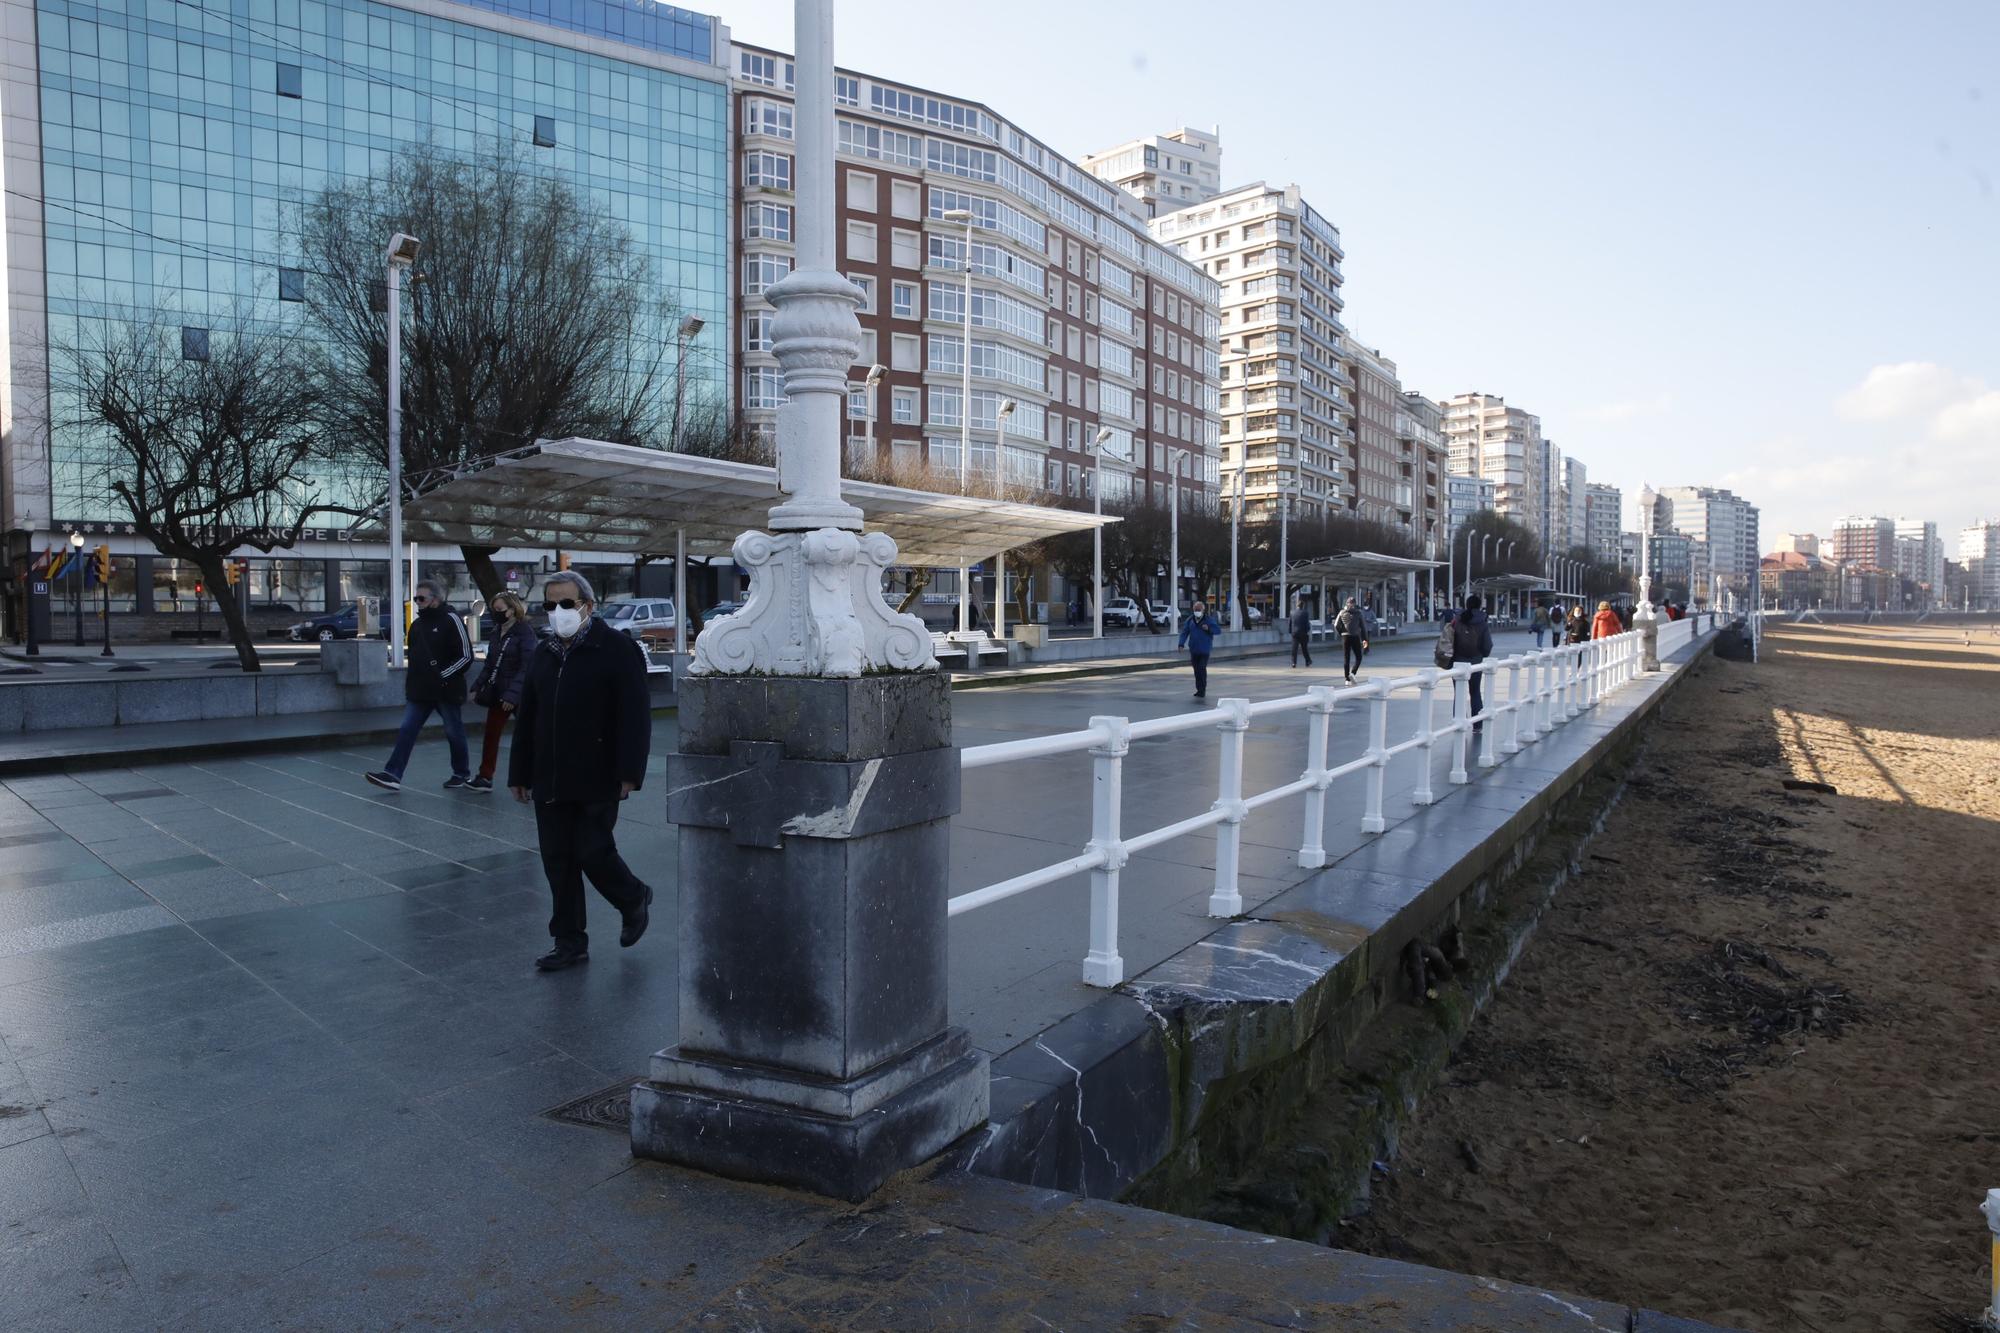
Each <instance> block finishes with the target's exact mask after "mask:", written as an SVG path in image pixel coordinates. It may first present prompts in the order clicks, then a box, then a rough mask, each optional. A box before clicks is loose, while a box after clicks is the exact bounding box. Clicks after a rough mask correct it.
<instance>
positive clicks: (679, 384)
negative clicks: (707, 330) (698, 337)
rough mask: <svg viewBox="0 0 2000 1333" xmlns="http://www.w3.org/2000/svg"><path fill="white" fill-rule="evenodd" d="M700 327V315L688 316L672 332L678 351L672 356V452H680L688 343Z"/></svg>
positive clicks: (684, 405) (684, 412)
mask: <svg viewBox="0 0 2000 1333" xmlns="http://www.w3.org/2000/svg"><path fill="white" fill-rule="evenodd" d="M701 326H702V318H701V316H700V315H689V316H688V317H687V318H685V319H683V320H682V321H681V324H680V327H679V328H678V329H676V330H674V341H675V343H676V344H677V345H678V349H679V350H678V351H677V352H676V354H675V356H674V450H675V452H679V451H680V447H681V422H682V420H683V419H684V418H685V417H686V415H687V359H688V343H689V342H691V341H693V339H694V335H695V334H697V333H700V332H701Z"/></svg>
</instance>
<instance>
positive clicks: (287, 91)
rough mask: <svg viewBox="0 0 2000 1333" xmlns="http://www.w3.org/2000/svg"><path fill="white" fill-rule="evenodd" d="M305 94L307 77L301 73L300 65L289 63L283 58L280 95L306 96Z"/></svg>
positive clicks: (279, 75)
mask: <svg viewBox="0 0 2000 1333" xmlns="http://www.w3.org/2000/svg"><path fill="white" fill-rule="evenodd" d="M305 95H306V90H305V79H304V76H303V75H302V74H301V73H300V71H299V67H298V66H297V65H287V64H286V63H285V62H284V61H282V60H281V61H279V62H278V96H280V97H304V96H305Z"/></svg>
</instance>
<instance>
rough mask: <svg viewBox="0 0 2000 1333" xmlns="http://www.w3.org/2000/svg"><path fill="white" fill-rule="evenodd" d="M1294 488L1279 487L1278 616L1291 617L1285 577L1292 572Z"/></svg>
mask: <svg viewBox="0 0 2000 1333" xmlns="http://www.w3.org/2000/svg"><path fill="white" fill-rule="evenodd" d="M1291 538H1292V488H1291V487H1290V486H1280V487H1278V615H1279V617H1280V618H1289V617H1290V616H1291V612H1292V608H1291V604H1290V603H1288V602H1287V601H1286V600H1285V576H1286V575H1287V574H1289V573H1290V572H1291V558H1292V547H1291Z"/></svg>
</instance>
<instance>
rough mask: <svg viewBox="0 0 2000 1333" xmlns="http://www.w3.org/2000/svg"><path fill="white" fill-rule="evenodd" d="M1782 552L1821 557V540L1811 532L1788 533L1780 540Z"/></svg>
mask: <svg viewBox="0 0 2000 1333" xmlns="http://www.w3.org/2000/svg"><path fill="white" fill-rule="evenodd" d="M1778 549H1779V550H1780V551H1797V552H1798V553H1799V554H1800V555H1810V556H1814V557H1817V556H1818V555H1819V538H1818V537H1815V536H1814V535H1813V534H1812V533H1810V532H1788V533H1786V534H1785V535H1784V536H1783V537H1782V538H1780V539H1779V542H1778Z"/></svg>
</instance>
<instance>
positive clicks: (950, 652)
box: [931, 630, 1007, 671]
mask: <svg viewBox="0 0 2000 1333" xmlns="http://www.w3.org/2000/svg"><path fill="white" fill-rule="evenodd" d="M931 652H932V654H933V655H935V656H936V658H937V660H938V661H939V662H940V663H941V664H943V665H946V666H957V667H960V668H962V669H964V670H966V671H977V670H979V668H980V667H981V666H982V665H983V664H984V659H986V658H988V657H993V656H998V657H999V658H1000V662H1001V664H1002V665H1004V664H1005V663H1006V660H1007V645H1006V644H1004V643H1001V642H1000V641H999V640H998V639H995V638H993V637H992V636H990V635H987V634H984V633H981V632H980V631H978V630H969V631H967V632H965V633H960V632H959V631H957V630H953V631H951V632H950V633H949V634H933V635H931Z"/></svg>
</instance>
